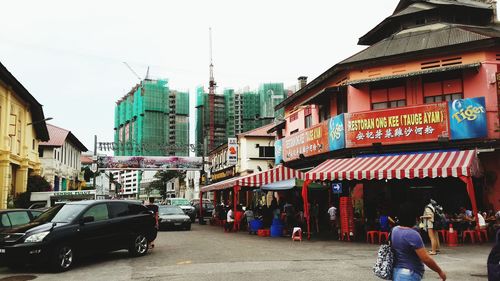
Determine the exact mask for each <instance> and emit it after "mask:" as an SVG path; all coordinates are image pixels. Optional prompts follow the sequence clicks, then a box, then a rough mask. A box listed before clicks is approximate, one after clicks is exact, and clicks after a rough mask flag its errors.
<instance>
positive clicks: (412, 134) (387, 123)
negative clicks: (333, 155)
mask: <svg viewBox="0 0 500 281" xmlns="http://www.w3.org/2000/svg"><path fill="white" fill-rule="evenodd" d="M345 125H346V128H345V129H346V147H360V146H370V145H372V144H373V143H380V144H401V143H413V142H425V141H437V139H438V138H439V137H449V125H448V108H447V104H446V103H445V102H443V103H436V104H429V105H422V106H413V107H405V108H395V109H388V110H383V111H382V110H380V111H370V112H361V113H349V114H346V115H345Z"/></svg>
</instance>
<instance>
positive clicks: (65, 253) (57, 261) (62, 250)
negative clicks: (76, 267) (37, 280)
mask: <svg viewBox="0 0 500 281" xmlns="http://www.w3.org/2000/svg"><path fill="white" fill-rule="evenodd" d="M74 259H75V252H74V250H73V248H72V247H71V246H69V245H65V244H63V245H60V246H57V247H56V248H55V249H54V251H53V252H52V258H51V262H52V270H54V271H55V272H63V271H67V270H69V269H70V268H71V266H72V265H73V263H74Z"/></svg>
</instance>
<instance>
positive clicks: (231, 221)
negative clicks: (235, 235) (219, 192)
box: [225, 206, 234, 232]
mask: <svg viewBox="0 0 500 281" xmlns="http://www.w3.org/2000/svg"><path fill="white" fill-rule="evenodd" d="M233 224H234V212H233V207H232V206H229V210H228V211H227V217H226V225H225V230H226V232H230V231H232V230H233Z"/></svg>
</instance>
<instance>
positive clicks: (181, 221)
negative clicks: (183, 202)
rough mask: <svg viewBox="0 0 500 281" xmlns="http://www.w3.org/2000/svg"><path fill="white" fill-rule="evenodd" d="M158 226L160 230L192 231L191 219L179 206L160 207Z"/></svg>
mask: <svg viewBox="0 0 500 281" xmlns="http://www.w3.org/2000/svg"><path fill="white" fill-rule="evenodd" d="M158 224H159V226H160V229H166V228H178V229H185V230H191V218H190V217H189V216H188V215H186V214H185V213H184V211H183V210H182V209H181V207H179V206H173V205H160V207H159V211H158Z"/></svg>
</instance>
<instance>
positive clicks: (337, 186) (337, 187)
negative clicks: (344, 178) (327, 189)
mask: <svg viewBox="0 0 500 281" xmlns="http://www.w3.org/2000/svg"><path fill="white" fill-rule="evenodd" d="M332 192H333V194H342V183H332Z"/></svg>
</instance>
